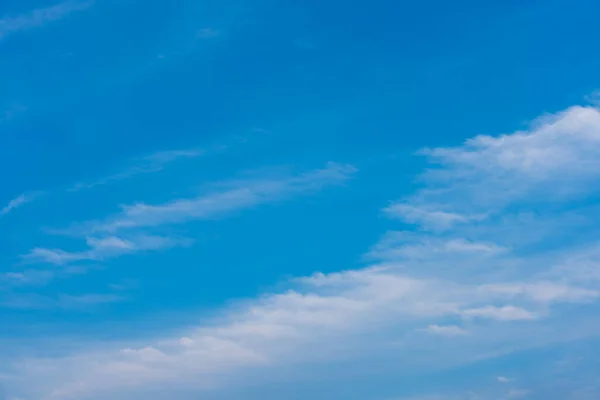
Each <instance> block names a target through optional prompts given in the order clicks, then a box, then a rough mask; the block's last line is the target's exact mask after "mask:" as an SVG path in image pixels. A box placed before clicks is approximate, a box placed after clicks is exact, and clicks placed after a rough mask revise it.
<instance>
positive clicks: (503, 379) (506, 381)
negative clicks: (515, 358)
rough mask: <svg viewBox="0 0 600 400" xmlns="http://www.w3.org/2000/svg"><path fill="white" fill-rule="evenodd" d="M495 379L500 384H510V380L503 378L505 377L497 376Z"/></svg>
mask: <svg viewBox="0 0 600 400" xmlns="http://www.w3.org/2000/svg"><path fill="white" fill-rule="evenodd" d="M496 379H497V380H498V382H500V383H508V382H510V379H508V378H507V377H505V376H499V377H497V378H496Z"/></svg>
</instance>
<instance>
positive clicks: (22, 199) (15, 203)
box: [0, 193, 35, 217]
mask: <svg viewBox="0 0 600 400" xmlns="http://www.w3.org/2000/svg"><path fill="white" fill-rule="evenodd" d="M34 198H35V195H32V194H25V193H24V194H21V195H19V196H17V197H15V198H14V199H12V200H11V201H10V202H9V203H8V204H7V205H6V206H5V207H4V208H2V209H1V210H0V217H2V216H4V215H6V214H8V213H10V212H11V211H14V210H15V209H17V208H19V207H21V206H22V205H24V204H26V203H29V202H31V201H33V199H34Z"/></svg>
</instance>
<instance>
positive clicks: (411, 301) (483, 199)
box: [13, 107, 600, 400]
mask: <svg viewBox="0 0 600 400" xmlns="http://www.w3.org/2000/svg"><path fill="white" fill-rule="evenodd" d="M599 137H600V113H599V112H598V111H597V110H595V109H592V108H583V107H575V108H571V109H569V110H566V111H565V112H562V113H559V114H557V115H555V116H552V117H547V118H545V119H544V120H542V121H538V122H537V123H536V125H534V126H533V127H532V128H531V130H530V131H528V132H515V133H513V134H511V135H504V136H501V137H478V138H474V139H472V140H471V141H468V142H467V143H466V144H464V145H462V146H458V147H456V148H450V149H446V148H444V149H430V150H428V151H427V154H429V156H430V157H431V160H432V161H433V162H434V163H437V167H436V169H434V170H430V171H429V172H427V173H426V174H425V178H426V179H425V182H426V183H425V186H426V187H425V188H422V189H419V190H417V192H415V193H414V195H413V196H410V197H408V198H405V199H401V200H400V201H399V203H402V204H406V205H408V206H410V207H414V208H415V209H419V210H425V211H426V213H427V215H426V217H427V218H422V217H419V218H415V219H414V223H418V224H421V223H428V222H427V220H428V219H429V215H432V213H433V215H438V214H435V213H436V212H437V211H441V212H443V213H448V214H450V215H462V216H468V215H485V218H483V219H480V218H474V219H473V218H467V219H466V220H464V221H458V222H460V223H454V222H453V223H452V224H447V225H445V229H443V230H435V229H433V230H429V229H424V230H418V229H417V230H415V231H413V232H410V233H407V232H401V233H399V232H392V233H391V234H388V235H384V237H383V239H382V242H381V243H379V244H377V245H375V246H374V248H373V250H372V251H371V253H370V255H369V257H370V259H371V260H374V261H373V263H372V264H370V265H368V266H367V267H365V268H362V269H353V270H347V271H341V272H334V273H315V274H313V275H310V276H307V277H303V278H297V279H294V280H293V281H292V282H291V283H290V286H289V287H288V289H287V290H284V291H277V292H274V293H272V294H265V295H263V296H261V297H259V298H256V299H251V300H248V301H246V302H242V303H240V304H237V305H235V306H233V307H231V308H225V309H224V310H222V314H221V315H220V317H219V318H217V319H214V320H210V319H208V320H205V321H204V323H200V324H198V325H197V326H195V327H191V328H189V329H183V330H181V331H178V333H177V334H170V333H165V334H164V335H163V336H160V335H159V336H160V337H157V338H154V339H148V338H144V339H140V340H139V343H138V344H136V345H129V346H113V345H111V344H108V345H107V344H102V345H96V346H92V345H90V346H88V349H87V350H78V351H75V352H73V353H69V352H67V353H65V354H63V355H62V356H60V357H55V358H50V359H30V360H21V361H20V362H19V363H18V364H16V365H15V366H14V367H13V371H14V375H16V376H18V377H20V378H21V379H22V381H23V382H26V383H29V382H36V383H37V385H36V386H35V387H30V385H28V384H21V385H20V386H19V385H17V386H18V390H16V391H15V393H17V394H19V395H21V394H20V393H19V391H22V392H23V393H24V394H23V395H26V394H28V393H27V392H28V391H31V392H30V393H29V394H32V396H31V397H35V395H38V397H42V398H45V399H48V400H51V399H78V398H94V399H95V398H98V399H100V398H107V397H111V396H113V395H114V394H119V395H120V396H122V397H123V398H131V397H135V394H139V393H140V391H141V390H144V388H145V389H148V388H150V389H152V388H155V387H169V388H173V387H185V388H191V389H193V390H198V391H202V390H207V389H214V388H215V387H219V385H225V386H226V385H227V384H228V382H231V381H229V380H228V378H230V379H235V377H237V376H239V375H244V374H247V373H250V371H251V373H252V374H253V375H252V376H253V378H257V377H259V376H260V373H259V372H258V371H267V374H268V372H269V371H272V370H273V369H280V368H281V367H283V366H299V365H302V364H303V363H307V362H312V361H314V360H319V361H321V362H324V361H327V360H330V361H334V360H338V359H339V358H338V357H342V356H343V357H344V361H347V360H351V359H359V358H360V356H361V355H362V354H365V353H368V354H369V357H376V356H381V357H395V358H394V360H395V362H394V368H395V370H396V369H398V368H405V369H407V370H410V371H411V372H414V371H430V370H431V369H436V368H442V367H449V366H453V365H464V364H465V363H470V362H475V361H476V360H481V359H482V358H485V357H492V356H497V355H503V354H507V353H509V352H512V351H515V350H518V349H527V348H531V347H536V346H540V345H543V344H546V345H547V344H552V343H557V342H560V341H567V340H575V339H577V338H581V337H586V336H589V335H597V334H599V333H600V326H599V325H598V324H597V323H594V322H590V321H595V320H596V319H597V318H596V315H597V310H598V306H599V305H598V299H599V297H598V293H597V291H598V289H599V287H598V282H599V281H598V280H587V281H584V280H574V279H571V275H576V274H578V271H579V268H581V267H582V266H581V264H582V263H581V262H571V263H569V262H567V260H573V259H576V260H580V258H579V259H578V258H577V256H578V255H579V254H580V252H581V245H582V243H576V244H575V245H574V244H573V240H570V241H568V242H566V243H562V246H561V248H560V249H553V251H552V253H551V254H549V251H548V248H547V247H543V246H540V247H536V246H531V245H530V244H529V243H527V246H524V245H523V243H521V242H520V241H519V240H518V238H519V237H520V236H518V235H517V233H518V234H519V235H526V236H528V234H529V233H531V232H532V230H534V229H535V227H532V224H531V223H530V220H528V219H522V218H520V215H521V214H518V213H522V212H523V211H524V210H525V211H530V212H531V211H532V210H540V209H541V207H542V206H543V205H547V204H548V202H549V201H551V205H552V207H548V208H545V211H546V214H544V215H548V216H549V217H546V218H553V217H554V216H555V214H556V213H560V212H561V211H560V210H561V208H560V207H558V206H557V204H560V205H563V206H564V207H565V208H568V206H569V205H571V204H572V203H571V202H572V201H574V200H576V201H578V202H579V201H582V199H588V197H586V196H589V193H590V192H593V191H594V190H595V189H594V188H596V186H594V185H593V184H596V183H599V182H600V169H599V168H597V167H598V165H597V164H598V160H600V158H598V157H597V156H598V154H596V153H597V152H599V151H600V145H599V143H600V140H598V139H599ZM353 171H354V170H353V169H352V168H350V167H346V166H339V165H337V164H332V165H329V166H328V167H327V168H325V169H322V170H318V171H312V172H309V173H305V174H302V175H297V176H291V177H285V178H279V179H271V180H264V179H254V180H246V181H244V184H240V182H235V183H234V184H233V185H232V184H227V185H225V186H224V187H223V188H222V189H221V190H218V191H215V192H214V193H209V194H205V195H202V196H199V197H197V198H192V199H176V200H173V201H171V202H168V203H165V204H160V205H147V204H136V205H131V206H127V207H124V208H123V210H122V212H120V213H118V214H116V215H113V216H111V217H108V218H105V219H101V220H98V221H92V222H91V223H87V224H83V225H82V226H78V227H76V228H77V229H75V231H77V232H79V234H82V235H88V236H90V235H91V233H95V234H96V235H100V234H104V235H107V237H112V236H115V237H118V235H120V234H123V233H127V232H130V231H134V232H135V231H137V230H140V229H144V228H146V227H157V226H162V225H166V224H174V223H183V222H187V221H191V220H199V219H208V218H216V217H220V216H223V215H228V214H230V213H232V212H234V211H237V210H242V209H247V208H249V207H254V206H257V205H259V204H264V203H267V202H272V201H277V200H279V199H282V198H286V197H288V196H290V195H293V194H299V193H304V192H306V191H310V190H315V189H319V188H321V187H323V186H325V185H330V184H334V183H339V182H343V181H345V180H346V179H348V177H349V176H351V174H352V173H353ZM527 189H531V190H527ZM507 191H508V192H507ZM541 195H542V196H541ZM549 199H551V200H549ZM590 201H591V200H590ZM577 204H579V203H577ZM410 210H412V211H414V210H413V209H410ZM410 210H409V211H410ZM515 210H517V211H515ZM412 211H411V212H412ZM401 214H402V213H401ZM419 215H422V214H419ZM442 219H446V220H447V219H448V218H446V215H445V214H444V215H443V218H442ZM453 219H454V220H455V219H456V218H454V217H452V218H450V220H453ZM506 221H512V222H511V223H514V226H511V227H510V229H511V230H510V231H509V232H510V234H509V235H504V234H503V237H504V236H506V237H505V238H504V241H506V242H510V246H508V245H506V243H502V241H503V240H500V241H498V240H495V239H497V237H498V236H497V232H498V230H502V231H503V232H506ZM575 228H577V226H575ZM563 229H565V230H566V229H572V230H571V231H569V232H573V227H571V228H569V227H564V228H563ZM575 231H576V229H575ZM90 237H94V236H90ZM515 238H516V239H515ZM581 241H585V243H584V244H586V245H587V248H589V247H592V246H593V242H590V239H589V238H587V239H586V238H585V237H582V238H581ZM115 243H116V242H115ZM542 244H543V243H542ZM113 247H114V246H113ZM117 247H123V246H117ZM125 247H126V246H125ZM597 261H598V260H596V261H594V263H593V266H596V265H600V263H598V262H597ZM316 262H317V261H316ZM565 265H566V266H568V268H563V269H557V268H558V267H560V266H563V267H564V266H565ZM584 267H586V268H587V267H589V265H584ZM550 272H552V273H553V274H554V275H553V274H551V273H550ZM584 305H585V307H583V306H584ZM565 309H567V310H572V309H576V310H578V312H577V313H565V312H562V311H563V310H565ZM557 310H560V311H561V312H557ZM565 326H569V329H562V328H564V327H565ZM423 327H427V328H425V329H424V328H423ZM463 330H464V331H465V332H468V335H465V334H464V332H463ZM424 331H425V332H427V333H429V334H424V333H425V332H424ZM170 332H172V331H170ZM440 335H443V336H445V337H444V339H443V340H448V341H452V343H453V344H454V345H453V346H439V345H436V344H437V343H438V342H439V340H441V339H440V337H439V336H440ZM374 337H376V338H377V339H378V340H373V338H374ZM392 342H393V343H395V344H396V345H394V346H392V345H387V344H388V343H392ZM397 343H400V345H398V344H397ZM461 343H462V345H461ZM332 348H335V350H336V351H330V350H331V349H332ZM490 354H492V355H490ZM353 357H354V358H353ZM370 359H372V358H370ZM495 386H501V389H502V395H501V396H496V397H493V398H504V399H506V398H510V397H511V396H513V395H514V396H516V395H519V394H520V393H517V392H513V393H512V394H511V393H509V392H508V390H512V389H514V388H510V387H507V386H506V385H495ZM43 396H45V397H43ZM138 397H139V396H138ZM111 398H114V396H113V397H111ZM434 398H435V397H434ZM440 398H444V397H440ZM449 398H457V399H458V398H463V397H459V396H455V397H452V396H450V397H449ZM466 398H468V397H466ZM474 398H477V397H474Z"/></svg>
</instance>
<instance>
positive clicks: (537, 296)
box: [480, 282, 600, 303]
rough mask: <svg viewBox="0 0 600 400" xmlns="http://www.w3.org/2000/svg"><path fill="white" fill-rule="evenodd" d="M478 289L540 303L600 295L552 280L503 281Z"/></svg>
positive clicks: (567, 300)
mask: <svg viewBox="0 0 600 400" xmlns="http://www.w3.org/2000/svg"><path fill="white" fill-rule="evenodd" d="M480 290H482V291H485V292H488V293H502V294H504V295H509V296H513V297H517V296H525V297H529V298H530V299H532V300H533V301H536V302H540V303H551V302H556V301H561V302H572V303H580V302H589V301H593V300H595V299H597V298H598V297H600V291H598V290H589V289H584V288H578V287H572V286H567V285H564V284H560V283H553V282H537V283H516V284H511V283H505V284H492V285H483V286H481V288H480Z"/></svg>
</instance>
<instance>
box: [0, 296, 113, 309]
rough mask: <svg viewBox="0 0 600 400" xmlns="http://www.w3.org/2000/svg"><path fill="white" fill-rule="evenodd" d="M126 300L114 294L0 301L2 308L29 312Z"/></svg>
mask: <svg viewBox="0 0 600 400" xmlns="http://www.w3.org/2000/svg"><path fill="white" fill-rule="evenodd" d="M124 300H125V297H124V296H122V295H117V294H113V293H102V294H97V293H88V294H83V295H68V294H61V295H58V296H56V297H50V296H43V295H39V294H35V293H27V294H22V293H19V294H12V295H9V296H5V298H4V299H3V300H0V307H4V308H14V309H27V310H52V309H63V310H83V309H88V308H89V307H93V306H100V305H103V304H111V303H117V302H121V301H124Z"/></svg>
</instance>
